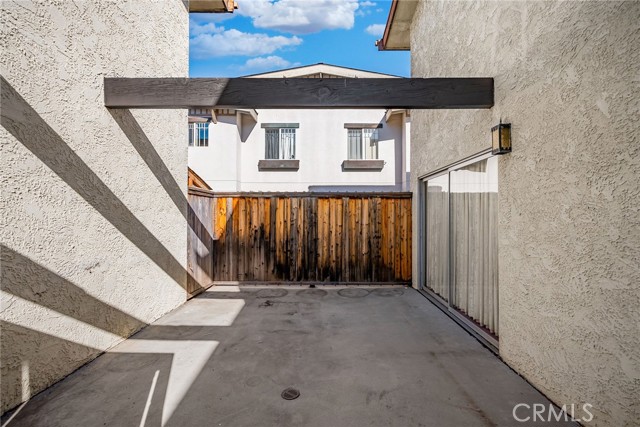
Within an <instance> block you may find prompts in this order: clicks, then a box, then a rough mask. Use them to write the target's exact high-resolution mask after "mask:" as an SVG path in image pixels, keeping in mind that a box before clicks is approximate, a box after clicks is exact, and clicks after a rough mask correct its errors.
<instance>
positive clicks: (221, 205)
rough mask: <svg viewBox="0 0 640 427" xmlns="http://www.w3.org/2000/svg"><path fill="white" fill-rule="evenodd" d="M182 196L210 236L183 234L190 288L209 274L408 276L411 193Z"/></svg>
mask: <svg viewBox="0 0 640 427" xmlns="http://www.w3.org/2000/svg"><path fill="white" fill-rule="evenodd" d="M189 202H190V204H191V206H192V210H191V212H192V213H191V215H193V217H194V218H193V219H190V221H191V222H194V221H195V218H196V217H197V218H198V219H199V220H201V221H203V223H204V224H205V228H209V227H210V230H209V231H210V233H211V235H212V236H213V238H214V240H213V246H212V250H211V251H210V252H209V253H207V251H206V250H205V251H203V250H204V249H206V248H204V247H202V246H201V245H202V242H201V241H200V240H199V239H198V238H197V236H196V235H190V236H189V242H188V254H189V256H188V268H189V269H190V271H191V272H193V276H194V277H193V279H192V283H191V284H190V286H192V288H193V290H194V291H195V290H198V289H200V290H201V289H202V288H201V285H200V282H201V281H203V282H206V281H208V282H209V283H211V281H212V277H213V278H215V280H216V281H217V282H235V281H240V282H245V283H249V282H250V283H261V282H262V283H265V282H267V283H268V282H271V283H272V282H283V281H297V282H306V283H313V282H321V281H331V282H335V283H343V284H344V283H347V284H348V283H360V284H362V283H399V282H402V283H407V282H409V281H410V280H411V199H407V198H403V197H401V198H397V199H393V198H388V197H384V198H378V197H374V198H370V197H363V196H362V195H361V194H351V195H350V196H349V197H345V196H342V197H333V198H329V197H322V198H318V197H315V196H314V195H310V194H307V196H306V197H293V198H291V197H270V198H266V197H209V196H200V195H194V194H190V195H189ZM196 254H198V255H199V257H196V256H195V255H196ZM202 254H205V256H204V257H203V256H202ZM209 267H211V268H210V269H209ZM203 273H205V274H203ZM205 276H206V277H205Z"/></svg>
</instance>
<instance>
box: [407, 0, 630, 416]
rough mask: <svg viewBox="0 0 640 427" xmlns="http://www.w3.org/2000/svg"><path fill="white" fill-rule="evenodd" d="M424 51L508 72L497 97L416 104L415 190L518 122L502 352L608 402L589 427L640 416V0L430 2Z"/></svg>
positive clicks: (537, 381)
mask: <svg viewBox="0 0 640 427" xmlns="http://www.w3.org/2000/svg"><path fill="white" fill-rule="evenodd" d="M411 60H412V75H413V77H456V76H460V77H466V76H469V77H471V76H476V77H480V76H481V77H485V76H486V77H494V78H495V101H496V103H495V106H494V107H493V108H492V109H491V110H475V111H469V110H449V111H445V110H440V111H438V110H434V111H424V110H423V111H417V110H414V111H413V112H412V114H413V120H412V137H411V141H412V146H411V153H412V160H411V170H412V188H413V190H414V191H415V190H416V189H417V180H416V177H418V176H420V175H424V174H426V173H429V172H430V171H433V170H434V169H436V168H439V167H442V166H446V165H447V164H449V163H452V162H454V161H456V160H459V159H461V158H463V157H466V156H468V155H471V154H473V153H476V152H479V151H481V150H483V149H485V148H488V147H489V146H490V127H491V126H492V125H494V124H496V123H498V121H499V120H500V119H501V118H502V120H503V121H505V122H510V123H512V126H513V145H514V151H513V153H511V154H510V155H506V156H503V157H501V158H500V160H499V168H500V172H499V174H500V175H499V179H500V183H499V185H500V191H499V193H500V208H499V212H500V213H499V223H500V237H499V256H500V268H499V274H500V331H501V335H500V355H501V356H502V357H503V358H504V360H505V361H506V362H507V363H508V364H509V365H510V366H512V367H513V368H514V369H515V370H516V371H518V372H519V373H520V374H522V375H523V376H524V377H525V378H527V379H528V380H529V381H530V382H531V383H533V384H534V385H535V386H536V387H538V388H539V389H540V390H541V391H542V392H544V393H545V394H547V395H548V396H549V397H550V398H551V399H552V400H553V401H554V402H556V403H558V404H560V405H562V404H567V405H570V404H572V403H574V404H576V406H578V405H581V404H582V403H591V404H592V405H594V409H593V410H592V412H593V413H594V415H595V417H594V420H593V421H592V422H591V423H590V424H589V425H602V426H616V427H619V426H631V425H637V424H636V423H637V422H638V420H639V419H640V212H639V209H640V185H639V183H640V130H639V124H638V119H639V117H640V109H639V105H640V90H639V84H638V82H639V81H640V73H639V70H640V2H637V1H630V2H626V3H620V2H604V1H603V2H539V1H531V2H524V1H520V2H506V1H492V2H482V1H474V2H462V1H423V2H420V3H419V5H418V8H417V11H416V15H415V17H414V21H413V25H412V32H411ZM416 202H418V199H417V198H416ZM416 205H418V203H416ZM414 218H416V221H417V215H414ZM417 225H418V224H417V223H414V230H416V231H417V230H418V227H417ZM417 241H418V239H417V238H416V239H414V242H416V244H417ZM414 249H416V250H414V254H417V245H416V247H415V248H414ZM416 256H418V255H416ZM413 265H414V269H415V271H414V277H417V269H418V265H419V261H418V259H417V258H414V263H413ZM582 415H586V414H582V413H580V411H577V413H576V416H577V417H581V416H582Z"/></svg>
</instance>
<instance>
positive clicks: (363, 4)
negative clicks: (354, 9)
mask: <svg viewBox="0 0 640 427" xmlns="http://www.w3.org/2000/svg"><path fill="white" fill-rule="evenodd" d="M375 5H376V3H375V2H373V1H368V0H365V1H361V2H360V7H371V6H375Z"/></svg>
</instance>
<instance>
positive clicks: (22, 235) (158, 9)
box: [0, 0, 188, 412]
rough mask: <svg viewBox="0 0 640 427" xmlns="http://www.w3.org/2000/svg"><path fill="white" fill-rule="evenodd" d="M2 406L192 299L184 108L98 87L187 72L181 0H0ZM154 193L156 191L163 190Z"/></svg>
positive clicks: (185, 16) (12, 403)
mask: <svg viewBox="0 0 640 427" xmlns="http://www.w3.org/2000/svg"><path fill="white" fill-rule="evenodd" d="M0 27H1V31H2V36H1V37H0V38H1V40H2V42H1V43H2V49H1V50H2V77H3V81H2V128H1V130H0V135H1V138H2V153H1V156H0V183H1V186H2V197H1V198H0V212H1V215H2V229H1V234H0V235H1V241H2V284H1V285H2V302H1V304H2V305H1V318H2V356H1V357H2V393H1V394H2V405H1V411H0V412H4V411H5V410H7V409H8V408H11V407H13V406H15V405H17V404H18V403H20V402H21V401H23V400H25V399H28V398H29V396H31V395H33V394H35V393H37V392H38V391H40V390H42V389H44V388H46V387H47V386H49V385H51V384H53V383H54V382H56V381H58V380H59V379H61V378H63V377H64V376H65V375H67V374H69V373H70V372H72V371H73V370H74V369H76V368H78V367H79V366H81V365H82V364H84V363H86V362H87V361H89V360H91V359H92V358H94V357H96V356H97V355H98V354H99V353H100V352H102V351H103V350H105V349H107V348H109V347H111V346H113V345H114V344H116V343H117V342H118V341H120V340H121V339H122V337H127V336H129V335H131V334H132V333H133V332H135V331H136V330H138V329H139V328H141V327H142V326H144V325H145V324H147V323H149V322H151V321H153V320H155V319H157V318H158V317H160V316H161V315H162V314H164V313H166V312H168V311H169V310H171V309H173V308H175V307H176V306H178V305H180V304H181V303H182V302H184V300H185V298H186V294H185V290H184V287H185V286H186V284H185V282H186V271H185V263H186V248H187V245H186V236H187V224H186V220H185V216H186V198H185V197H186V183H187V167H186V166H187V147H186V132H185V127H186V124H187V117H186V116H187V112H186V110H162V111H133V112H129V111H112V112H110V111H108V110H107V109H106V108H105V107H104V101H103V78H104V77H105V76H114V77H115V76H117V77H151V76H157V77H164V76H185V77H186V76H187V74H188V13H187V9H186V7H185V5H184V4H183V2H182V1H179V0H173V1H143V0H136V1H124V0H122V1H108V2H106V1H103V0H83V1H79V2H72V1H58V2H51V1H45V0H42V1H17V2H12V1H3V2H2V24H1V25H0ZM161 182H162V183H161Z"/></svg>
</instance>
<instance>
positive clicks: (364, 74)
mask: <svg viewBox="0 0 640 427" xmlns="http://www.w3.org/2000/svg"><path fill="white" fill-rule="evenodd" d="M243 77H259V78H276V77H307V78H332V77H333V78H345V77H346V78H402V77H400V76H394V75H392V74H384V73H376V72H374V71H367V70H360V69H357V68H349V67H341V66H339V65H331V64H325V63H323V62H319V63H317V64H311V65H303V66H301V67H293V68H285V69H282V70H277V71H270V72H268V73H260V74H250V75H248V76H243Z"/></svg>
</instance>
